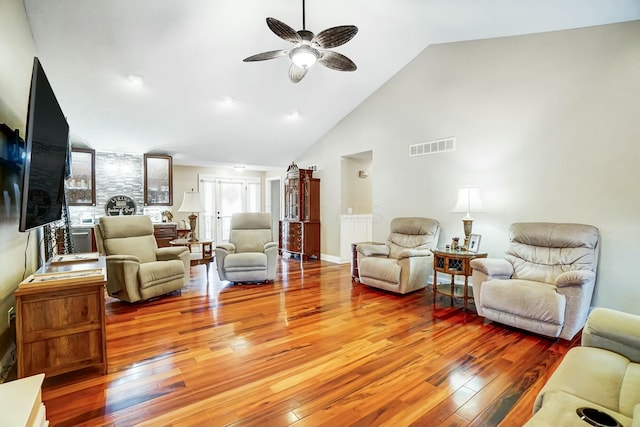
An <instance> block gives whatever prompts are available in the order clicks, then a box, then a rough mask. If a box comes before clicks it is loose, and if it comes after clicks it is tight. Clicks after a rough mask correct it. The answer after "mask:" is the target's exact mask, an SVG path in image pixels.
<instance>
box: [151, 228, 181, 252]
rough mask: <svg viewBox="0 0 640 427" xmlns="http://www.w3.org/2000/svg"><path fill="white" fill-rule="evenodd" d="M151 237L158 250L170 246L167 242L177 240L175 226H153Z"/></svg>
mask: <svg viewBox="0 0 640 427" xmlns="http://www.w3.org/2000/svg"><path fill="white" fill-rule="evenodd" d="M153 235H154V236H155V238H156V242H157V243H158V247H159V248H166V247H168V246H171V245H170V244H169V242H170V241H171V240H174V239H177V238H178V225H177V224H154V225H153Z"/></svg>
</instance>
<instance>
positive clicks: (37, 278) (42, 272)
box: [14, 257, 107, 378]
mask: <svg viewBox="0 0 640 427" xmlns="http://www.w3.org/2000/svg"><path fill="white" fill-rule="evenodd" d="M106 282H107V277H106V269H105V260H104V257H99V259H98V261H95V262H78V263H71V264H65V265H57V266H52V265H50V264H49V263H47V264H45V266H43V267H42V268H40V269H39V270H38V271H37V272H36V273H35V274H33V275H31V276H29V277H28V278H27V279H26V280H24V281H23V282H22V283H20V285H19V286H18V289H17V290H16V291H15V293H14V295H15V297H16V338H17V339H16V341H17V350H18V351H17V353H18V378H24V377H26V376H30V375H35V374H39V373H45V374H47V375H48V376H54V375H59V374H64V373H66V372H70V371H75V370H78V369H83V368H87V367H96V368H99V370H100V372H101V373H102V374H106V373H107V340H106V329H105V307H104V303H105V298H104V294H105V291H104V285H105V283H106Z"/></svg>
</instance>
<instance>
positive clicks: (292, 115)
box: [287, 110, 300, 120]
mask: <svg viewBox="0 0 640 427" xmlns="http://www.w3.org/2000/svg"><path fill="white" fill-rule="evenodd" d="M287 117H288V118H290V119H292V120H297V119H299V118H300V111H298V110H296V111H292V112H291V113H289V114H288V115H287Z"/></svg>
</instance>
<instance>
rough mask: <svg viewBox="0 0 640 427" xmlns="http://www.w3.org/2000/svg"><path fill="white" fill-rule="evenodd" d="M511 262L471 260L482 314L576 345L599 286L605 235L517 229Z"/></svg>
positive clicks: (548, 227)
mask: <svg viewBox="0 0 640 427" xmlns="http://www.w3.org/2000/svg"><path fill="white" fill-rule="evenodd" d="M509 239H510V241H511V244H510V246H509V249H508V250H507V253H506V255H505V259H491V258H479V259H474V260H472V261H471V267H472V268H473V274H472V281H473V294H474V296H475V303H476V309H477V311H478V315H480V316H483V317H486V318H487V319H489V320H493V321H496V322H499V323H503V324H505V325H510V326H513V327H516V328H520V329H525V330H528V331H530V332H534V333H537V334H540V335H545V336H549V337H554V338H558V337H560V338H564V339H567V340H570V339H571V338H573V337H574V336H575V335H576V334H577V333H578V332H579V331H580V329H581V328H582V327H583V326H584V323H585V321H586V320H587V315H588V314H589V306H590V304H591V297H592V295H593V289H594V287H595V283H596V268H597V265H598V241H599V233H598V229H597V228H596V227H593V226H590V225H582V224H556V223H544V222H532V223H516V224H512V225H511V228H510V231H509Z"/></svg>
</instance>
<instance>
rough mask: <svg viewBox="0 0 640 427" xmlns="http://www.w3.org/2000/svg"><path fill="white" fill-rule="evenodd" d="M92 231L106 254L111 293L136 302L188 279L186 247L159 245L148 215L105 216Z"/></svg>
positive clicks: (109, 290)
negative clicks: (160, 246) (159, 246)
mask: <svg viewBox="0 0 640 427" xmlns="http://www.w3.org/2000/svg"><path fill="white" fill-rule="evenodd" d="M94 231H95V235H96V244H97V246H98V251H99V252H100V254H102V255H106V263H107V291H108V293H109V295H111V296H112V297H115V298H119V299H121V300H123V301H127V302H137V301H141V300H147V299H149V298H153V297H157V296H160V295H164V294H167V293H169V292H173V291H176V290H178V289H181V288H184V287H185V286H187V284H188V283H189V269H190V268H191V267H190V265H191V262H190V259H189V249H187V248H186V247H184V246H181V247H170V248H158V244H157V243H156V239H155V237H154V235H153V224H152V222H151V219H150V218H149V217H148V216H144V215H132V216H104V217H101V218H100V219H99V223H98V224H96V225H95V229H94Z"/></svg>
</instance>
